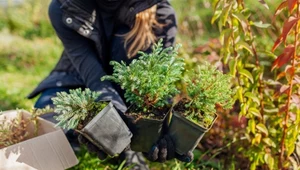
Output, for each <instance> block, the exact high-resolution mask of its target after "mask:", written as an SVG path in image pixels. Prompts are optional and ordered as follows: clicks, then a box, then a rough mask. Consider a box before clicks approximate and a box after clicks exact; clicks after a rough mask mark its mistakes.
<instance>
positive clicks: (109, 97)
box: [98, 87, 127, 113]
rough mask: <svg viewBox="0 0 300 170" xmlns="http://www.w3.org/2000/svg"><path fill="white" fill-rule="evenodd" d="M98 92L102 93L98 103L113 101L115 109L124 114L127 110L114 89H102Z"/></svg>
mask: <svg viewBox="0 0 300 170" xmlns="http://www.w3.org/2000/svg"><path fill="white" fill-rule="evenodd" d="M98 91H99V92H101V94H100V96H99V98H98V101H111V102H112V104H113V105H114V106H115V108H116V109H117V110H119V111H121V112H122V113H124V112H125V111H126V110H127V107H126V105H125V103H124V102H123V100H122V98H121V96H120V95H119V93H118V92H117V91H116V90H115V89H114V88H113V87H105V88H101V89H100V90H98Z"/></svg>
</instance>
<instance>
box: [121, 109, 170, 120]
mask: <svg viewBox="0 0 300 170" xmlns="http://www.w3.org/2000/svg"><path fill="white" fill-rule="evenodd" d="M169 110H170V107H163V108H159V109H151V110H147V111H146V112H143V111H141V110H139V109H138V108H136V107H135V106H130V107H129V109H128V110H127V111H126V113H125V115H128V116H132V117H133V118H134V119H135V120H138V119H141V118H145V119H155V120H162V119H163V118H164V117H165V116H166V114H167V113H168V112H169Z"/></svg>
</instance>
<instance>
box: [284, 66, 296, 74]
mask: <svg viewBox="0 0 300 170" xmlns="http://www.w3.org/2000/svg"><path fill="white" fill-rule="evenodd" d="M285 72H286V73H287V74H288V75H290V76H293V75H294V74H295V68H294V67H292V66H291V65H288V66H286V68H285Z"/></svg>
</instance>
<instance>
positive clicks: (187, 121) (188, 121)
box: [172, 110, 218, 131]
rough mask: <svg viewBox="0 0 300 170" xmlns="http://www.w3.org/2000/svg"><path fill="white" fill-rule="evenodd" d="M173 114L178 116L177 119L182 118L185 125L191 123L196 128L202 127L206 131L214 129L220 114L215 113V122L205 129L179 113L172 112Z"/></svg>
mask: <svg viewBox="0 0 300 170" xmlns="http://www.w3.org/2000/svg"><path fill="white" fill-rule="evenodd" d="M172 114H173V116H176V117H178V118H180V119H181V120H183V121H184V122H185V123H189V124H190V125H191V126H193V127H194V128H199V127H200V128H201V129H203V130H204V131H208V130H210V129H211V128H212V126H213V125H214V123H215V121H216V120H217V118H218V114H217V113H214V115H215V117H214V120H213V121H212V122H211V124H210V125H209V127H204V126H202V125H200V124H198V123H195V122H193V121H191V120H189V119H187V118H186V117H184V116H182V115H181V114H180V113H179V112H178V111H175V110H172Z"/></svg>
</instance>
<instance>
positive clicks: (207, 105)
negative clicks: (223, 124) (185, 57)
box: [185, 63, 234, 127]
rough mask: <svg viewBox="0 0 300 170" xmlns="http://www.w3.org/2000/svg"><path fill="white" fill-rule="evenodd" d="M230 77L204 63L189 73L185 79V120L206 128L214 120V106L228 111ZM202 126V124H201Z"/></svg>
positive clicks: (231, 94) (231, 96) (230, 105)
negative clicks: (186, 96)
mask: <svg viewBox="0 0 300 170" xmlns="http://www.w3.org/2000/svg"><path fill="white" fill-rule="evenodd" d="M231 78H232V77H231V76H230V75H226V74H223V73H222V72H220V71H219V70H217V68H216V67H214V66H211V65H210V64H208V63H206V64H204V65H202V66H198V68H197V70H195V71H193V72H189V75H188V76H187V77H186V78H185V83H186V88H187V95H188V99H187V100H188V101H187V104H186V105H185V107H186V108H187V109H188V111H187V112H186V116H187V118H189V119H191V120H194V121H196V122H198V123H199V122H203V125H204V126H205V127H208V126H209V125H210V124H211V123H212V121H213V120H214V118H215V113H216V109H215V108H216V105H219V106H221V107H222V108H223V109H229V108H231V107H232V105H233V94H234V92H233V90H232V89H231V83H230V80H231ZM201 124H202V123H201Z"/></svg>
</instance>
